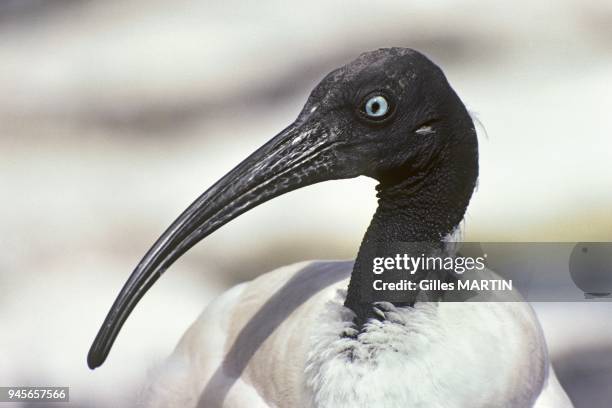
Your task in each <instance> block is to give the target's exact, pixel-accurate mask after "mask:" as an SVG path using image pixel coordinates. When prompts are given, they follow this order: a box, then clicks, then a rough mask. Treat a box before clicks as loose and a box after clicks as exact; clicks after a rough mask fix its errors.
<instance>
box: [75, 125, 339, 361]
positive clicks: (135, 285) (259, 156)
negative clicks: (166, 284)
mask: <svg viewBox="0 0 612 408" xmlns="http://www.w3.org/2000/svg"><path fill="white" fill-rule="evenodd" d="M332 136H333V135H332V134H331V133H330V132H329V131H328V130H326V129H324V128H323V127H322V126H321V124H320V122H313V121H306V122H302V123H299V122H296V123H294V124H292V125H290V126H289V127H288V128H286V129H285V130H283V131H282V132H281V133H279V134H278V135H277V136H275V137H274V138H272V140H270V141H269V142H268V143H266V144H265V145H263V146H262V147H261V148H259V149H258V150H257V151H255V152H254V153H253V154H251V155H250V156H249V157H248V158H246V159H245V160H244V161H243V162H242V163H240V164H239V165H238V166H236V167H235V168H234V169H233V170H232V171H230V172H229V173H228V174H226V175H225V176H224V177H223V178H221V179H220V180H219V181H217V182H216V183H215V184H214V185H213V186H212V187H211V188H210V189H208V191H206V192H205V193H204V194H202V195H201V196H200V197H199V198H198V199H197V200H196V201H195V202H194V203H193V204H191V205H190V206H189V207H188V208H187V209H186V210H185V211H184V212H183V213H182V214H181V215H180V216H179V217H178V218H177V219H176V221H174V222H173V223H172V225H170V227H169V228H168V229H167V230H166V231H165V232H164V233H163V234H162V236H161V237H159V239H158V240H157V242H155V244H154V245H153V246H152V247H151V249H149V251H148V252H147V253H146V254H145V256H144V257H143V258H142V260H141V261H140V263H139V264H138V265H137V266H136V269H134V271H133V272H132V274H131V275H130V277H129V279H128V280H127V282H126V283H125V285H124V286H123V289H121V292H120V293H119V295H118V296H117V299H116V300H115V302H114V303H113V306H112V307H111V309H110V311H109V312H108V315H107V316H106V319H105V320H104V323H103V324H102V327H101V328H100V331H99V332H98V335H97V336H96V339H95V340H94V342H93V344H92V346H91V349H90V350H89V354H88V356H87V364H88V365H89V367H90V368H91V369H94V368H96V367H99V366H100V365H102V363H104V360H106V357H107V356H108V353H109V352H110V349H111V347H112V345H113V343H114V341H115V338H116V337H117V334H118V333H119V330H121V327H122V326H123V324H124V322H125V321H126V319H127V318H128V316H129V314H130V313H131V311H132V310H133V309H134V307H135V306H136V304H137V303H138V301H139V300H140V298H142V296H143V295H144V294H145V293H146V292H147V290H149V288H151V286H153V284H154V283H155V281H157V279H159V277H160V276H161V275H162V273H164V271H165V270H166V269H168V267H169V266H170V265H172V263H173V262H174V261H176V260H177V259H178V258H179V257H180V256H181V255H183V254H184V253H185V252H186V251H187V250H189V248H191V247H192V246H194V245H195V244H196V243H197V242H199V241H200V240H202V239H203V238H205V237H206V236H208V235H210V234H211V233H212V232H214V231H215V230H217V229H218V228H220V227H221V226H223V225H224V224H226V223H228V222H229V221H231V220H232V219H234V218H236V217H238V216H239V215H240V214H242V213H244V212H246V211H248V210H249V209H251V208H253V207H255V206H257V205H259V204H261V203H264V202H266V201H268V200H270V199H272V198H274V197H277V196H279V195H281V194H284V193H286V192H289V191H292V190H295V189H298V188H300V187H303V186H307V185H310V184H314V183H318V182H321V181H325V180H330V179H338V178H346V177H351V176H350V175H347V176H343V175H342V174H340V173H342V172H341V171H336V170H337V169H335V165H334V163H336V162H337V161H336V160H333V159H334V156H335V154H334V150H333V147H334V146H335V145H336V144H337V143H334V141H333V137H332Z"/></svg>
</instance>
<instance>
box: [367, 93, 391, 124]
mask: <svg viewBox="0 0 612 408" xmlns="http://www.w3.org/2000/svg"><path fill="white" fill-rule="evenodd" d="M362 109H363V113H365V114H366V116H367V117H369V118H371V119H375V120H382V119H385V118H386V117H387V116H388V115H387V114H388V113H389V102H388V101H387V99H386V98H385V97H384V96H382V95H376V96H372V97H371V98H369V99H367V100H366V102H365V104H364V105H363V108H362Z"/></svg>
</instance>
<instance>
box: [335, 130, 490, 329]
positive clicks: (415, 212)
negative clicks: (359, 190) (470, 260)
mask: <svg viewBox="0 0 612 408" xmlns="http://www.w3.org/2000/svg"><path fill="white" fill-rule="evenodd" d="M471 136H472V138H473V141H472V140H470V141H472V143H462V144H461V145H455V146H447V147H446V149H444V150H443V151H441V152H440V153H439V154H438V157H437V159H436V160H435V162H434V163H433V164H432V165H430V166H429V167H428V168H427V169H422V170H420V171H415V170H414V169H405V170H403V171H405V172H406V173H407V174H401V172H402V170H397V171H396V172H395V173H394V174H393V175H391V176H388V175H387V176H385V177H384V178H381V179H380V181H381V183H380V184H379V185H378V186H377V188H376V189H377V191H378V195H377V196H378V199H379V200H378V208H377V210H376V213H375V214H374V217H373V218H372V221H371V223H370V226H369V227H368V230H367V231H366V234H365V236H364V238H363V241H362V242H361V246H360V248H359V253H358V255H357V258H356V260H355V266H354V268H353V273H352V275H351V280H350V283H349V287H348V293H347V297H346V300H345V306H346V307H348V308H350V309H351V310H353V311H354V312H355V314H356V315H357V317H356V323H357V324H359V325H360V324H363V323H365V322H366V321H367V319H368V318H369V317H372V315H371V314H372V305H371V304H370V303H369V302H363V301H362V299H361V287H360V286H361V285H364V284H368V285H371V284H372V283H373V280H374V279H377V278H376V275H374V274H373V273H372V272H371V265H366V263H371V259H369V257H368V256H366V254H370V253H371V251H370V250H372V249H374V248H380V247H381V245H382V246H384V245H385V244H392V243H397V242H421V243H423V242H426V243H431V244H433V245H434V246H436V245H439V246H440V247H441V246H442V245H443V240H444V238H445V237H446V236H447V235H448V234H451V233H452V232H453V231H454V230H455V229H456V228H457V226H458V225H459V223H460V222H461V220H462V219H463V216H464V214H465V211H466V208H467V205H468V203H469V200H470V197H471V195H472V192H473V190H474V187H475V183H476V178H477V175H478V156H477V150H476V149H477V146H476V142H475V134H474V135H471ZM366 258H368V259H367V260H366ZM364 274H366V275H365V276H364Z"/></svg>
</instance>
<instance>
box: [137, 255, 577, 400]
mask: <svg viewBox="0 0 612 408" xmlns="http://www.w3.org/2000/svg"><path fill="white" fill-rule="evenodd" d="M352 268H353V263H352V262H310V263H300V264H296V265H291V266H287V267H284V268H280V269H278V270H275V271H273V272H270V273H267V274H265V275H263V276H260V277H258V278H257V279H255V280H253V281H252V282H249V283H243V284H241V285H238V286H236V287H234V288H232V289H231V290H229V291H227V292H226V293H224V294H223V295H221V296H220V297H219V298H218V299H216V300H215V301H214V302H212V303H211V304H210V305H209V306H208V307H207V308H206V310H205V311H204V312H203V313H202V315H201V316H200V317H199V318H198V320H197V321H196V322H195V323H194V324H193V325H192V326H191V328H190V329H189V330H188V331H187V333H185V335H184V336H183V338H182V340H181V341H180V343H179V345H178V346H177V348H176V350H175V351H174V353H173V355H172V356H171V357H170V358H169V359H168V361H167V362H166V363H165V364H164V365H163V366H162V367H160V369H159V372H158V374H157V375H156V378H155V379H154V380H153V382H152V384H151V385H150V387H149V388H148V390H147V392H146V393H145V394H146V395H147V400H146V404H145V405H147V406H150V407H179V406H181V407H196V406H197V407H206V408H214V407H227V408H241V407H249V408H250V407H253V408H255V407H262V408H263V407H266V408H267V407H305V408H307V407H317V408H344V407H346V408H348V407H351V408H355V407H381V408H383V407H384V408H400V407H401V408H405V407H445V408H446V407H447V408H452V407H470V408H477V407H487V408H489V407H531V406H535V407H537V408H544V407H550V408H563V407H571V406H572V405H571V402H570V401H569V399H568V397H567V396H566V394H565V392H564V391H563V389H562V388H561V387H560V385H559V383H558V381H557V379H556V377H555V374H554V371H553V369H552V367H551V366H550V362H549V358H548V352H547V349H546V343H545V340H544V337H543V334H542V331H541V328H540V326H539V323H538V321H537V319H536V317H535V315H534V313H533V311H532V309H531V307H530V306H529V305H528V304H527V303H525V302H522V301H520V298H519V297H518V295H517V294H516V293H513V294H509V295H508V296H509V298H508V300H512V301H508V302H500V301H493V300H496V299H488V300H490V301H482V302H478V301H472V302H461V303H455V302H435V303H434V302H431V303H417V304H416V306H415V307H414V308H409V307H406V308H396V307H394V306H393V305H392V304H389V303H381V304H380V305H379V310H380V311H381V313H384V314H385V317H386V319H385V320H384V321H382V322H381V321H379V320H371V321H370V322H369V323H367V324H366V325H365V327H364V330H363V331H362V333H360V334H359V335H358V336H357V337H356V338H351V337H350V336H349V337H347V336H342V334H343V333H345V332H350V331H353V330H355V329H354V328H353V327H352V317H353V313H352V311H351V310H350V309H347V308H345V307H344V306H343V300H344V296H345V288H346V285H347V284H348V278H349V277H350V273H351V271H352ZM489 273H490V274H491V275H492V278H494V277H495V276H493V275H494V274H493V273H492V272H489ZM484 300H487V299H484Z"/></svg>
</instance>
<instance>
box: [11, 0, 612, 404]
mask: <svg viewBox="0 0 612 408" xmlns="http://www.w3.org/2000/svg"><path fill="white" fill-rule="evenodd" d="M384 46H403V47H411V48H416V49H418V50H420V51H422V52H424V53H425V54H427V55H428V56H430V58H432V59H433V60H434V61H435V62H437V63H438V64H439V65H441V66H442V67H443V69H444V70H445V72H446V74H447V76H448V78H449V80H450V82H451V84H452V85H453V86H454V88H455V89H456V90H457V92H458V94H459V95H460V96H461V97H462V99H463V100H464V102H465V103H466V105H467V106H468V107H469V108H470V109H471V111H472V112H473V113H474V115H475V116H476V117H477V118H478V119H479V121H480V122H481V123H482V126H481V130H482V129H486V132H484V131H481V134H480V150H481V161H480V163H481V177H480V181H479V188H478V191H477V193H476V194H475V196H474V198H473V200H472V203H471V205H470V208H469V209H468V214H467V216H466V220H465V225H464V230H465V236H464V239H465V240H472V241H612V213H611V212H610V208H611V205H612V188H611V186H612V169H611V167H610V166H611V163H612V121H611V120H610V112H611V110H612V3H611V2H609V1H607V0H590V1H585V0H549V1H546V0H544V1H532V0H529V1H527V0H517V1H513V2H505V3H503V2H477V1H472V0H433V1H400V0H398V1H391V0H388V1H377V2H372V1H358V0H351V1H330V0H326V1H323V0H313V1H309V2H300V3H299V5H298V4H290V3H289V2H283V1H260V2H247V1H235V0H228V1H224V2H212V1H207V0H204V1H199V2H195V1H186V0H177V1H173V2H170V1H159V0H147V1H145V0H122V1H118V0H107V1H104V2H94V1H85V0H82V1H76V0H56V1H44V0H2V1H0V187H1V189H2V196H1V202H0V225H1V228H2V234H1V235H0V248H1V250H2V252H1V253H0V325H1V327H2V329H1V331H0V350H1V351H0V353H1V355H0V385H1V386H8V385H57V386H70V387H71V394H70V396H71V403H70V404H69V405H70V406H73V407H109V406H113V407H131V406H134V404H135V402H136V401H137V400H138V394H139V391H140V389H141V388H142V384H143V382H144V381H145V379H146V377H147V375H148V373H150V371H151V370H154V369H155V367H156V366H157V365H159V364H160V363H161V362H162V361H163V359H164V358H165V357H166V356H167V355H169V354H170V353H171V351H172V349H173V347H174V345H175V344H176V343H177V342H178V340H179V338H180V336H181V334H182V333H183V332H184V331H185V330H186V328H187V327H188V325H189V324H190V323H191V322H193V321H194V320H195V319H196V317H197V316H198V314H199V313H200V312H201V311H202V309H203V308H204V307H205V306H206V305H207V303H208V302H209V301H210V300H211V299H212V298H213V297H214V296H215V295H217V294H219V293H220V292H222V291H223V290H225V289H226V288H228V287H230V286H231V285H234V284H236V283H238V282H241V281H244V280H248V279H251V278H253V277H255V276H257V275H259V274H261V273H263V272H265V271H267V270H269V269H271V268H275V267H278V266H280V265H283V264H286V263H290V262H295V261H299V260H304V259H312V258H319V259H327V258H352V257H353V256H354V254H355V253H356V251H357V247H358V244H359V242H360V240H361V237H362V234H363V232H364V231H365V228H366V226H367V224H368V222H369V219H370V216H371V214H372V213H373V211H374V208H375V199H374V194H373V188H374V185H375V183H374V182H373V181H372V180H369V179H365V178H359V179H355V180H348V181H341V182H329V183H324V184H321V185H316V186H312V187H309V188H305V189H303V190H299V191H296V192H293V193H291V194H289V195H287V196H283V197H280V198H278V199H276V200H273V201H272V202H270V203H267V204H265V205H263V206H261V207H259V208H256V209H255V210H253V211H251V212H249V213H247V214H245V215H243V216H242V217H240V218H239V219H237V220H236V221H234V222H232V223H231V224H229V225H228V226H226V227H224V228H223V229H221V230H219V231H218V232H216V233H215V234H214V235H213V236H211V237H210V238H208V239H207V240H206V241H205V242H204V243H202V244H200V245H198V246H197V247H195V248H194V249H193V250H191V251H190V252H189V254H187V255H186V256H184V257H183V258H182V259H181V260H180V261H179V262H177V263H176V264H175V265H174V266H173V267H172V268H171V270H170V271H169V273H167V274H166V275H164V277H163V279H161V280H160V282H159V283H158V284H157V285H156V286H155V287H154V288H153V289H152V290H151V291H150V292H149V294H148V295H147V296H146V297H145V298H144V299H143V301H142V302H141V303H140V304H139V306H138V308H137V309H136V311H135V312H134V313H133V314H132V316H131V318H130V319H129V320H128V322H127V323H126V325H125V326H124V328H123V331H122V332H121V335H120V336H119V338H118V340H117V342H116V343H115V346H114V349H113V351H112V353H111V354H110V357H109V359H108V360H107V362H106V364H105V365H104V366H103V367H101V368H100V369H98V370H96V371H90V370H89V369H88V368H87V366H86V362H85V358H86V354H87V350H88V348H89V346H90V343H91V341H92V340H93V338H94V336H95V334H96V332H97V330H98V328H99V325H100V324H101V322H102V320H103V318H104V316H105V315H106V312H107V311H108V308H109V307H110V305H111V303H112V301H113V300H114V298H115V296H116V294H117V293H118V291H119V289H120V288H121V286H122V285H123V283H124V281H125V279H126V278H127V276H128V274H129V273H130V272H131V270H132V268H133V267H134V266H135V264H136V263H137V262H138V260H139V259H140V258H141V256H142V255H143V254H144V252H145V251H146V250H147V249H148V248H149V246H150V245H151V244H152V243H153V241H154V240H155V239H156V238H157V236H158V235H159V234H160V233H161V232H162V231H163V230H164V229H165V228H166V227H167V226H168V225H169V224H170V222H171V221H172V220H174V218H175V217H176V216H178V214H179V213H180V212H181V211H182V210H183V209H184V208H185V207H186V206H187V205H188V204H189V203H191V202H192V201H193V200H194V199H195V198H196V197H197V196H198V195H199V194H200V193H201V192H203V191H204V190H205V189H206V188H207V187H208V186H210V185H211V184H212V183H213V182H214V181H215V180H217V179H218V178H219V177H221V176H222V175H223V174H225V172H227V171H228V170H230V169H231V168H232V167H233V166H234V165H235V164H237V163H238V162H239V161H240V160H241V159H242V158H244V157H245V156H246V155H247V154H248V153H250V152H251V151H253V150H254V149H255V148H257V147H258V146H260V145H261V144H262V143H263V142H265V141H266V140H268V139H269V138H270V137H272V136H273V135H274V134H276V133H277V132H278V131H280V130H281V129H282V128H284V127H285V126H286V125H288V124H289V123H290V122H291V121H292V120H293V119H294V118H295V116H296V115H297V113H298V112H299V110H300V108H301V106H302V105H303V103H304V102H305V99H306V97H307V96H308V94H309V92H310V90H311V89H312V87H313V86H314V85H315V84H316V83H317V82H318V81H319V80H320V79H321V78H322V77H323V76H324V75H325V74H327V73H328V72H329V71H331V70H332V69H334V68H336V67H337V66H339V65H341V64H344V63H346V62H348V61H349V60H351V59H353V58H354V57H356V56H357V55H358V54H359V53H361V52H363V51H367V50H371V49H375V48H379V47H384ZM611 306H612V303H599V302H596V303H539V304H534V308H535V309H536V311H537V313H538V315H539V317H540V319H541V322H542V325H543V327H544V330H545V334H546V337H547V339H548V343H549V348H550V352H551V355H552V358H553V363H554V365H555V367H556V369H557V372H558V375H559V377H560V381H561V382H562V383H563V384H564V386H565V387H566V389H567V391H568V393H569V394H570V396H571V398H572V399H573V400H574V403H575V404H576V406H577V407H609V406H610V405H611V404H612V387H610V384H611V383H612V307H611ZM0 405H2V404H1V403H0ZM11 406H17V405H16V404H11ZM36 406H40V405H36ZM54 406H60V405H59V404H57V405H54Z"/></svg>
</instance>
